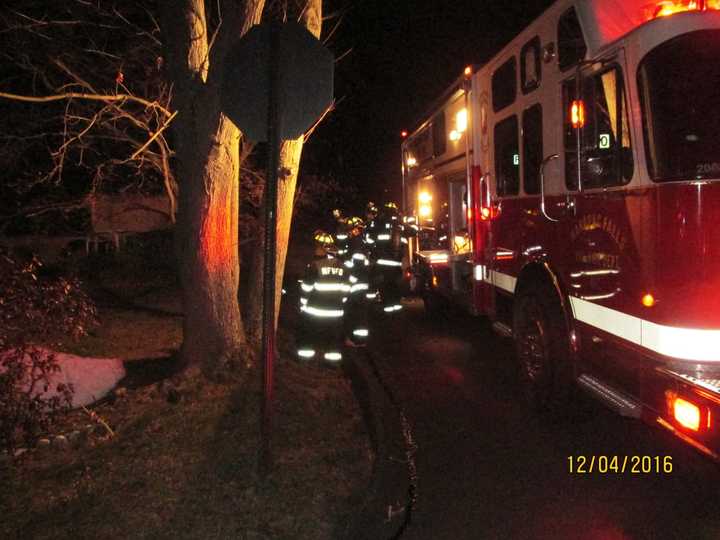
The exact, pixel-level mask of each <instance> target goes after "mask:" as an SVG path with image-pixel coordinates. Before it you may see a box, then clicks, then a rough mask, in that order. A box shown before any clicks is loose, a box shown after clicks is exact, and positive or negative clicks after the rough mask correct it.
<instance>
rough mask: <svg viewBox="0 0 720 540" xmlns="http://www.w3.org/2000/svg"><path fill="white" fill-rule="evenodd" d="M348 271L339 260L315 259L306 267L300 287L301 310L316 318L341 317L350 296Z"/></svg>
mask: <svg viewBox="0 0 720 540" xmlns="http://www.w3.org/2000/svg"><path fill="white" fill-rule="evenodd" d="M349 276H350V271H349V269H348V268H346V267H344V266H343V263H342V261H341V260H340V259H337V258H329V257H316V258H315V259H313V261H312V262H311V263H310V264H308V265H307V267H306V269H305V277H304V278H303V280H302V282H301V284H300V287H301V293H302V294H301V300H300V301H301V303H302V304H303V305H301V309H302V310H303V311H305V312H306V313H307V314H309V315H314V316H317V317H342V315H343V314H344V300H345V299H346V298H347V296H348V295H349V294H350V281H349Z"/></svg>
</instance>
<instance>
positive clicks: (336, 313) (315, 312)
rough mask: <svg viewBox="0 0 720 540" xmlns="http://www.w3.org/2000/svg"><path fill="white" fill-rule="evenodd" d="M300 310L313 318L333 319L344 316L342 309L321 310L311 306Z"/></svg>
mask: <svg viewBox="0 0 720 540" xmlns="http://www.w3.org/2000/svg"><path fill="white" fill-rule="evenodd" d="M302 310H303V311H304V312H305V313H307V314H308V315H312V316H313V317H328V318H333V317H342V316H343V315H345V310H343V309H322V308H316V307H313V306H305V307H303V308H302Z"/></svg>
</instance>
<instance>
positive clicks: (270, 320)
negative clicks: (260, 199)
mask: <svg viewBox="0 0 720 540" xmlns="http://www.w3.org/2000/svg"><path fill="white" fill-rule="evenodd" d="M279 44H280V32H279V28H273V29H272V30H271V32H270V62H269V64H268V70H269V75H270V87H269V93H268V109H267V115H268V125H267V141H268V163H267V173H266V175H265V253H264V267H263V326H262V332H263V333H262V358H263V388H264V392H263V395H264V399H263V402H262V410H261V413H262V425H261V429H260V433H261V442H260V444H261V445H262V448H261V449H260V476H262V477H265V476H267V474H268V473H269V472H270V470H271V469H272V432H273V429H272V423H273V369H274V363H275V270H276V268H275V262H276V255H275V254H276V252H277V245H276V244H277V180H278V166H279V162H280V145H281V144H282V141H281V139H280V133H281V132H282V129H281V127H280V125H279V124H280V121H281V117H280V110H279V95H278V94H279V90H280V88H279V82H280V64H279V62H278V55H279V52H280V51H279V49H280V47H279Z"/></svg>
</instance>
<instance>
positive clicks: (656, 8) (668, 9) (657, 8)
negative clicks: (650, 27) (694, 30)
mask: <svg viewBox="0 0 720 540" xmlns="http://www.w3.org/2000/svg"><path fill="white" fill-rule="evenodd" d="M707 10H720V0H663V1H662V2H658V3H656V4H654V5H653V4H651V5H650V6H649V7H648V8H646V13H647V15H646V16H647V18H648V19H657V18H660V17H668V16H670V15H675V14H676V13H683V12H686V11H707Z"/></svg>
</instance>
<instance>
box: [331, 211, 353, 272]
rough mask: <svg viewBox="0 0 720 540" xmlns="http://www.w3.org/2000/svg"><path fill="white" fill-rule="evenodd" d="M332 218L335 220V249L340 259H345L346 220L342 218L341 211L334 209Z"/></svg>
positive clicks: (347, 228) (347, 226) (346, 240)
mask: <svg viewBox="0 0 720 540" xmlns="http://www.w3.org/2000/svg"><path fill="white" fill-rule="evenodd" d="M332 214H333V217H334V218H335V247H336V248H337V254H338V256H339V257H340V258H341V259H343V260H344V259H346V258H347V244H348V238H349V235H348V231H349V225H348V218H345V216H343V213H342V211H341V210H339V209H338V208H336V209H335V210H333V211H332Z"/></svg>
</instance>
